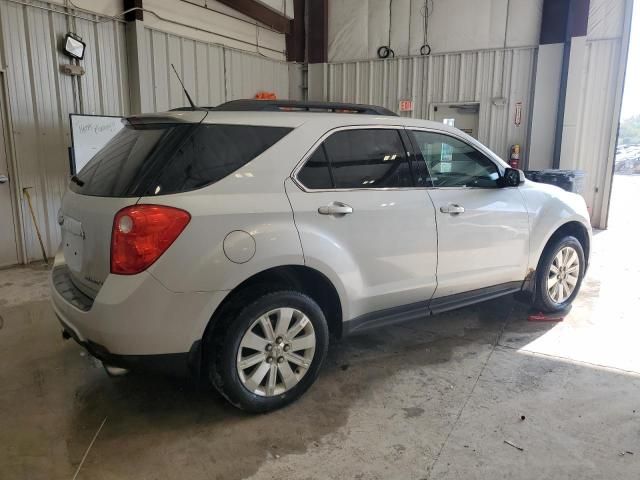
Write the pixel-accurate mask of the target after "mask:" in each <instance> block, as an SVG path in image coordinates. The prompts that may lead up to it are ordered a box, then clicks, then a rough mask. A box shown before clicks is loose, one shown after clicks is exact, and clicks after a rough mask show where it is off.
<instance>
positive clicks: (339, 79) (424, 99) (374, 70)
mask: <svg viewBox="0 0 640 480" xmlns="http://www.w3.org/2000/svg"><path fill="white" fill-rule="evenodd" d="M536 53H537V48H515V49H506V50H504V49H501V50H484V51H474V52H460V53H449V54H441V55H431V56H428V57H424V56H420V57H406V58H397V59H390V60H371V61H360V62H344V63H329V64H325V65H324V66H323V69H324V71H323V72H322V76H323V79H322V80H321V81H322V82H323V83H324V86H323V93H322V95H320V96H322V97H323V98H312V99H313V100H330V101H344V102H356V103H370V104H375V105H382V106H384V107H387V108H389V109H390V110H393V111H397V110H398V103H399V101H400V100H407V99H410V100H413V102H414V110H413V112H411V116H413V117H415V118H423V119H428V118H429V115H430V112H431V107H432V105H433V104H438V103H446V102H451V103H454V102H474V103H479V104H480V128H479V133H478V137H479V138H478V139H479V140H480V141H481V142H482V143H484V144H485V145H487V146H488V147H489V148H491V149H492V150H493V151H495V152H496V153H497V154H498V155H501V156H502V157H504V158H506V157H508V155H509V150H510V146H511V145H512V144H514V143H518V144H520V145H522V146H523V147H524V148H523V151H524V152H526V151H527V148H526V147H527V137H528V129H529V122H528V118H529V109H530V104H531V91H532V82H533V72H534V67H535V61H536ZM312 81H313V79H312ZM310 91H312V92H314V91H317V89H315V88H310ZM312 95H313V93H312ZM316 96H317V95H316ZM499 98H504V99H505V100H506V104H504V105H501V104H500V103H501V102H499V101H498V100H497V99H499ZM494 100H496V101H495V102H494ZM517 102H522V105H523V107H522V122H521V125H520V126H516V125H515V123H514V113H515V105H516V103H517ZM403 115H404V114H403Z"/></svg>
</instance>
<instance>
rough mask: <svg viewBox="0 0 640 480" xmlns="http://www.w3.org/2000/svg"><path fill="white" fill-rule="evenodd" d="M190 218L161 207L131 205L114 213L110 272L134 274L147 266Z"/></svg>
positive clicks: (165, 248) (178, 210) (182, 212)
mask: <svg viewBox="0 0 640 480" xmlns="http://www.w3.org/2000/svg"><path fill="white" fill-rule="evenodd" d="M190 220H191V215H189V213H188V212H185V211H184V210H180V209H178V208H173V207H165V206H162V205H133V206H131V207H126V208H123V209H122V210H120V211H119V212H118V213H116V216H115V218H114V220H113V230H112V232H111V273H116V274H119V275H134V274H136V273H140V272H142V271H144V270H146V269H147V268H149V267H150V266H151V264H152V263H153V262H155V261H156V260H157V259H158V258H160V256H161V255H162V254H163V253H164V252H165V251H166V250H167V248H169V247H170V246H171V244H172V243H173V242H174V241H175V239H176V238H178V235H180V233H182V231H183V230H184V229H185V227H186V226H187V224H188V223H189V221H190Z"/></svg>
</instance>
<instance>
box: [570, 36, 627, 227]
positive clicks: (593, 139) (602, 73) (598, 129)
mask: <svg viewBox="0 0 640 480" xmlns="http://www.w3.org/2000/svg"><path fill="white" fill-rule="evenodd" d="M621 52H622V40H621V39H620V38H618V39H612V40H596V41H592V42H590V41H587V44H586V49H585V63H584V66H585V68H584V72H583V78H582V91H581V92H580V93H579V95H580V100H579V105H580V107H579V110H578V124H577V128H576V135H575V139H574V142H575V144H574V146H573V152H574V154H573V155H572V157H571V159H570V161H571V163H569V162H565V163H562V164H561V165H560V167H561V168H568V169H575V170H583V171H584V172H585V185H584V191H583V196H584V197H585V200H586V202H587V205H588V206H589V210H590V212H591V221H592V223H593V225H594V226H598V227H600V228H605V227H606V217H607V210H608V202H609V191H610V184H611V175H612V172H613V150H614V148H613V144H612V142H611V139H612V137H615V135H616V131H617V127H618V116H619V106H618V108H616V98H617V92H618V89H619V88H620V75H621V73H620V64H621V58H620V56H621Z"/></svg>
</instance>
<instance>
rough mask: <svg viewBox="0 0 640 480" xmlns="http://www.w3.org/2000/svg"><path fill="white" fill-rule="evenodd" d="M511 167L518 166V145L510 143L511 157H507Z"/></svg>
mask: <svg viewBox="0 0 640 480" xmlns="http://www.w3.org/2000/svg"><path fill="white" fill-rule="evenodd" d="M509 165H510V166H511V168H520V145H518V144H517V143H516V144H515V145H511V157H510V158H509Z"/></svg>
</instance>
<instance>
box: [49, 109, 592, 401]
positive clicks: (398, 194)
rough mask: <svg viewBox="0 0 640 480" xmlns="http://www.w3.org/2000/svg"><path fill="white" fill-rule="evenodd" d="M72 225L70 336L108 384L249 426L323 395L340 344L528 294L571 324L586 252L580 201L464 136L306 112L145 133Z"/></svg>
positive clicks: (164, 121)
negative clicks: (226, 412)
mask: <svg viewBox="0 0 640 480" xmlns="http://www.w3.org/2000/svg"><path fill="white" fill-rule="evenodd" d="M255 109H259V108H258V107H255V108H254V110H255ZM59 223H60V225H61V229H62V238H63V241H62V248H61V250H60V252H59V253H58V255H57V256H56V260H55V266H54V268H53V271H52V274H51V291H52V303H53V308H54V310H55V312H56V314H57V316H58V318H59V319H60V321H61V323H62V326H63V332H64V335H65V336H67V337H69V336H71V337H73V338H74V339H76V340H77V341H78V342H79V343H81V344H82V345H83V346H85V347H86V348H87V349H88V350H89V352H90V353H92V354H93V355H94V356H96V357H98V358H99V359H101V360H102V361H103V362H104V363H105V364H106V365H107V366H109V367H110V368H109V369H110V370H111V371H112V372H113V371H115V368H114V367H119V368H120V369H128V368H133V367H137V366H141V367H143V366H145V367H154V366H160V368H162V369H167V368H168V366H169V365H171V366H176V367H177V368H179V369H180V370H188V371H189V372H190V373H192V374H194V375H196V376H199V377H201V378H204V379H206V380H209V381H211V382H212V383H213V385H215V386H216V387H217V388H218V390H220V391H221V393H222V394H223V395H225V396H226V397H227V398H228V399H229V400H231V401H232V403H234V404H235V405H237V406H240V407H242V408H245V409H248V410H253V411H265V410H270V409H273V408H278V407H280V406H282V405H284V404H286V403H288V402H290V401H292V400H293V399H295V398H296V397H298V396H299V395H301V394H302V393H303V392H304V391H305V390H306V389H307V388H308V387H309V386H310V385H311V383H312V382H313V380H314V379H315V377H316V376H317V373H318V370H319V368H320V365H321V363H322V360H323V358H324V355H325V352H326V348H327V344H328V336H329V334H333V335H334V336H336V337H340V336H343V335H345V334H347V333H352V332H357V331H360V330H363V329H365V328H369V327H372V326H376V325H383V324H388V323H393V322H397V321H401V320H406V319H411V318H419V317H424V318H425V319H426V318H427V316H428V315H429V314H431V313H437V312H440V311H444V310H448V309H452V308H456V307H459V306H463V305H467V304H470V303H475V302H479V301H483V300H487V299H489V298H494V297H497V296H500V295H504V294H508V293H512V292H517V291H522V290H524V291H525V292H528V293H529V295H530V297H531V300H532V301H533V302H534V303H535V304H536V305H537V307H538V308H540V309H543V310H547V311H554V310H559V309H562V308H565V307H566V306H568V304H569V303H571V301H572V300H573V298H575V295H576V294H577V293H578V289H579V286H580V282H581V280H582V277H583V275H584V272H585V270H586V266H587V259H588V252H589V244H590V236H591V228H590V226H589V218H588V213H587V210H586V207H585V203H584V201H583V200H582V198H581V197H579V196H578V195H575V194H571V193H568V192H564V191H562V190H560V189H558V188H555V187H552V186H548V185H542V184H536V183H533V182H530V181H528V180H525V179H524V176H523V175H522V172H519V171H516V170H512V169H509V168H508V165H507V164H505V163H504V162H503V161H502V160H501V159H500V158H498V157H497V156H496V155H495V154H494V153H493V152H491V151H490V150H489V149H487V148H486V147H484V146H483V145H482V144H480V143H479V142H477V141H476V140H475V139H473V138H471V137H469V136H468V135H465V134H464V133H462V132H461V131H459V130H457V129H454V128H451V127H447V126H446V125H442V124H438V123H433V122H429V121H422V120H416V119H409V118H400V117H395V116H391V115H375V114H374V115H361V114H357V113H316V112H298V111H295V112H284V111H276V112H264V111H225V110H222V111H202V110H196V111H177V112H168V113H162V114H153V115H142V116H137V117H131V118H129V119H127V122H126V128H123V130H122V131H121V132H120V133H119V134H118V135H117V136H116V137H115V138H114V139H113V140H112V141H111V142H110V143H109V144H107V146H106V147H105V148H104V149H103V150H101V151H100V152H99V153H98V154H97V155H96V156H95V157H94V158H93V159H92V160H91V162H90V163H89V164H88V165H87V166H86V167H85V168H84V169H83V170H82V171H81V172H80V173H79V174H78V175H77V176H75V177H74V178H73V180H72V182H71V183H70V187H69V190H68V191H67V193H66V194H65V196H64V199H63V202H62V208H61V211H60V215H59ZM120 371H123V370H120Z"/></svg>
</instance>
